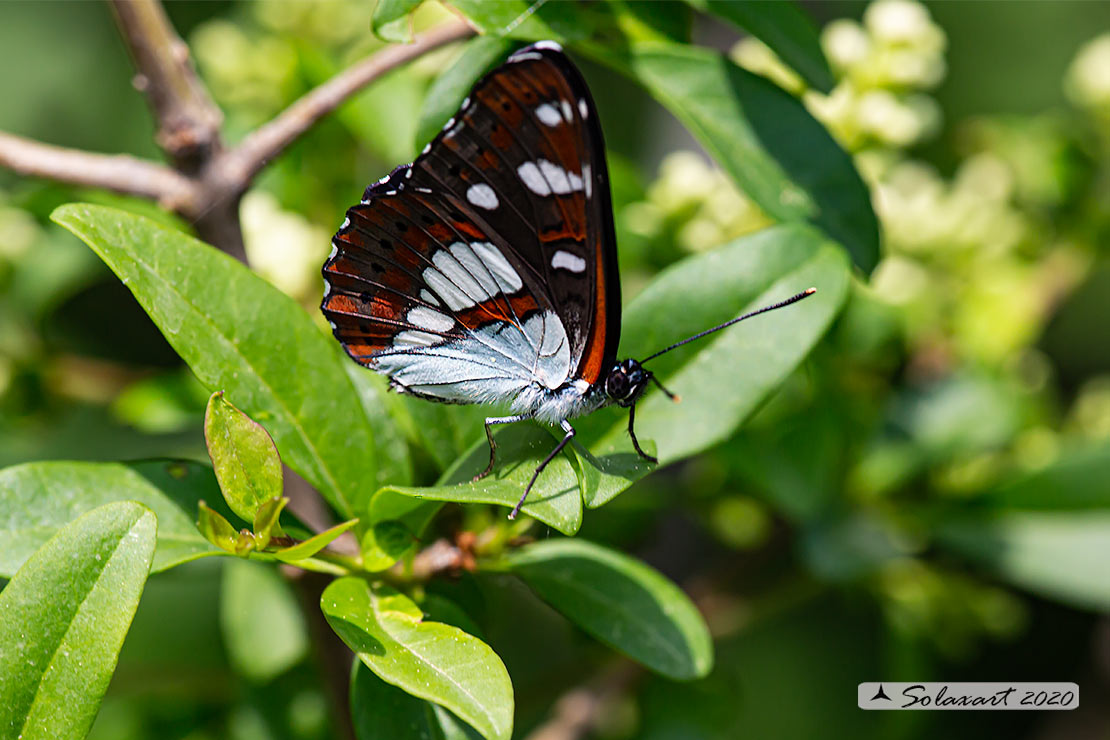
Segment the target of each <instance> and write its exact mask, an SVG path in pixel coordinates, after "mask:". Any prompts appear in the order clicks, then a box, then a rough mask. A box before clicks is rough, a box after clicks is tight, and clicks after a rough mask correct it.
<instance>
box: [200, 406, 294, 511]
mask: <svg viewBox="0 0 1110 740" xmlns="http://www.w3.org/2000/svg"><path fill="white" fill-rule="evenodd" d="M204 440H205V443H206V444H207V445H208V456H209V457H211V458H212V469H213V470H214V471H215V472H216V480H218V481H219V482H220V490H221V491H223V494H224V500H225V501H227V505H228V506H229V507H231V510H232V511H234V512H235V513H236V514H238V515H239V518H240V519H243V520H245V521H248V522H249V521H253V520H254V518H255V514H256V513H257V511H258V509H259V508H260V507H261V506H262V504H263V503H265V502H267V501H269V500H271V499H273V498H276V497H280V496H281V490H282V489H281V458H280V457H278V452H277V448H276V447H275V446H274V440H272V439H271V438H270V435H269V434H267V433H266V430H265V429H263V428H262V425H261V424H259V423H258V422H256V421H255V420H254V419H252V418H250V417H249V416H247V415H246V414H244V413H243V412H242V411H240V410H239V409H237V408H235V407H234V406H233V405H231V403H230V402H229V401H228V400H227V399H226V398H224V393H223V391H216V392H215V393H213V394H212V397H211V398H209V399H208V408H207V410H206V411H205V412H204Z"/></svg>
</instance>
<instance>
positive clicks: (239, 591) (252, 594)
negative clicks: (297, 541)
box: [220, 560, 308, 683]
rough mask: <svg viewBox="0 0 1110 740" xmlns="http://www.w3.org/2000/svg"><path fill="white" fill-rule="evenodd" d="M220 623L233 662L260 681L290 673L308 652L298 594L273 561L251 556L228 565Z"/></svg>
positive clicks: (221, 597) (221, 601) (225, 572)
mask: <svg viewBox="0 0 1110 740" xmlns="http://www.w3.org/2000/svg"><path fill="white" fill-rule="evenodd" d="M220 628H221V631H222V632H223V636H224V644H225V645H226V646H227V653H228V657H230V658H231V663H232V665H233V666H235V669H236V670H237V671H238V672H239V673H241V674H242V675H244V676H246V677H247V678H249V679H251V680H252V681H255V682H259V683H262V682H265V681H269V680H270V679H273V678H275V677H276V676H278V675H280V674H282V673H284V672H285V671H286V670H288V669H289V668H291V667H292V666H294V665H296V664H297V663H298V662H300V661H301V659H303V658H304V657H305V655H306V653H307V652H308V633H307V632H306V629H305V624H304V617H303V616H302V615H301V610H300V607H299V606H298V604H297V598H296V596H295V595H294V594H293V593H292V591H290V589H289V585H288V584H287V583H286V582H285V581H284V580H283V579H282V578H281V576H280V575H278V572H277V570H276V569H275V568H274V567H273V566H270V565H263V564H261V563H252V562H250V561H248V560H231V561H228V562H227V563H226V564H225V565H224V568H223V583H222V586H221V594H220Z"/></svg>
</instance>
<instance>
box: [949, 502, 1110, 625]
mask: <svg viewBox="0 0 1110 740" xmlns="http://www.w3.org/2000/svg"><path fill="white" fill-rule="evenodd" d="M937 539H938V542H939V543H940V544H941V545H942V546H944V547H946V548H948V549H950V550H954V551H956V552H959V553H961V554H962V555H964V556H965V557H968V558H970V559H972V560H974V561H976V562H978V563H981V564H982V565H983V566H985V567H986V568H987V569H989V570H990V571H992V572H994V573H995V574H997V575H998V576H999V577H1000V578H1003V579H1005V580H1007V581H1009V582H1010V583H1012V584H1014V585H1016V586H1020V587H1021V588H1025V589H1028V590H1029V591H1032V592H1034V593H1038V594H1041V595H1043V596H1047V597H1049V598H1052V599H1056V600H1058V601H1061V602H1063V603H1065V604H1070V605H1072V606H1077V607H1080V608H1084V609H1093V610H1095V611H1099V612H1105V611H1108V610H1110V577H1107V574H1106V564H1107V562H1110V513H1107V512H1106V511H1077V512H1051V513H1050V512H1016V511H1015V512H997V513H994V514H993V515H991V516H989V517H982V518H965V519H962V520H953V521H949V522H945V523H943V524H941V525H940V526H939V528H938V531H937Z"/></svg>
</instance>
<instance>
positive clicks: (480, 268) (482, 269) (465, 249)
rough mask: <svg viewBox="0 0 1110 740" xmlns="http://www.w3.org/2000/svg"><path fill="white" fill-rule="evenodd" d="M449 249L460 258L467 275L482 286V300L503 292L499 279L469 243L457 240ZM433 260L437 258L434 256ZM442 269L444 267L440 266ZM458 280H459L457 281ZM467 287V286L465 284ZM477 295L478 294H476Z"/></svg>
mask: <svg viewBox="0 0 1110 740" xmlns="http://www.w3.org/2000/svg"><path fill="white" fill-rule="evenodd" d="M448 249H449V250H450V251H451V256H452V257H454V258H455V259H456V260H458V262H459V264H460V265H462V267H463V269H464V270H465V271H466V277H467V278H468V279H469V278H473V280H476V281H477V282H478V284H479V286H480V288H479V290H480V291H481V292H482V293H483V295H482V296H481V298H480V300H484V299H485V298H486V297H488V296H493V295H497V294H498V293H500V292H501V286H500V285H498V284H497V279H496V278H494V276H493V275H492V274H491V273H490V271H489V270H488V269H486V266H485V265H484V264H482V260H480V259H479V258H478V255H477V254H475V253H474V250H472V249H471V248H470V245H469V244H466V243H464V242H455V243H454V244H452V245H451V246H450V247H448ZM432 259H433V261H434V260H435V258H434V257H433V258H432ZM440 269H441V270H442V269H444V268H443V267H440ZM456 282H457V281H456ZM464 287H465V286H464ZM467 292H468V293H470V294H471V295H475V296H476V294H475V293H474V292H473V291H470V290H467ZM476 297H477V296H476Z"/></svg>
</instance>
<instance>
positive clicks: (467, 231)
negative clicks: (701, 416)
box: [321, 41, 814, 519]
mask: <svg viewBox="0 0 1110 740" xmlns="http://www.w3.org/2000/svg"><path fill="white" fill-rule="evenodd" d="M323 275H324V280H325V291H324V298H323V302H322V304H321V309H322V310H323V312H324V315H325V316H326V317H327V319H328V321H329V323H330V324H331V327H332V330H333V333H334V335H335V337H336V339H338V340H339V342H340V343H341V344H342V345H343V347H344V348H345V349H346V351H347V353H348V354H349V355H350V356H351V357H352V358H353V359H354V360H355V361H357V362H359V363H360V364H362V365H364V366H366V367H368V368H370V369H372V370H375V371H377V372H379V373H382V374H383V375H386V376H387V377H388V378H389V380H390V385H391V387H392V388H393V389H394V390H396V391H399V392H401V393H407V394H411V395H414V396H419V397H421V398H426V399H429V400H432V401H439V402H444V403H461V404H473V403H479V404H496V405H500V406H502V407H503V408H506V409H507V410H508V411H509V412H510V413H508V414H507V415H503V416H490V417H487V418H486V419H485V432H486V439H487V441H488V442H489V451H490V456H489V464H488V465H487V466H486V469H485V471H484V472H482V473H481V474H479V475H478V476H476V477H475V480H479V479H481V478H483V477H485V476H486V475H488V474H489V473H490V472H491V471H492V470H493V468H494V462H495V457H496V453H497V443H496V442H495V440H494V437H493V434H492V431H491V430H492V428H493V427H495V426H497V425H501V424H509V423H512V422H517V421H524V420H526V419H536V420H538V421H541V422H545V423H548V424H551V425H558V426H559V427H560V428H561V429H562V431H563V438H562V440H561V441H560V442H559V443H558V444H557V445H556V446H555V448H554V449H553V450H552V451H551V453H550V454H549V455H547V457H546V458H544V460H543V461H542V462H541V463H540V464H539V465H538V466H537V467H536V469H535V472H534V473H533V474H532V478H531V480H530V481H529V483H528V485H527V487H526V488H525V489H524V492H523V494H522V495H521V497H520V501H519V502H517V504H516V506H515V507H514V508H513V509H512V512H511V513H510V514H509V518H510V519H513V518H515V517H516V516H517V514H518V513H519V512H520V508H521V506H523V504H524V501H525V499H526V498H527V497H528V493H529V491H531V489H532V486H533V485H534V484H535V482H536V479H537V478H538V477H539V475H540V473H541V472H542V471H543V469H544V468H545V467H546V466H547V465H548V463H550V462H551V461H552V460H553V459H554V458H555V456H556V455H558V454H559V453H560V452H561V451H562V450H563V448H564V447H566V445H567V444H568V443H569V442H570V441H571V439H573V437H574V435H575V430H574V427H573V426H571V424H570V421H569V420H570V419H572V418H575V417H577V416H581V415H583V414H586V413H589V412H591V411H594V410H596V409H598V408H600V407H602V406H607V405H611V404H616V405H618V406H622V407H625V408H627V409H628V433H629V435H630V436H631V438H632V444H633V446H634V447H635V449H636V452H637V453H638V454H639V455H640V456H641V457H642V458H644V459H645V460H648V461H650V462H657V461H656V459H655V458H654V457H652V456H651V455H649V454H647V453H646V452H644V450H643V449H642V448H641V447H640V443H639V440H637V438H636V433H635V429H634V425H635V413H636V402H637V401H638V400H639V399H640V397H641V396H642V395H643V394H644V392H645V391H646V390H647V388H648V386H649V384H654V385H656V386H658V387H659V388H660V389H661V390H662V391H663V392H664V393H666V394H667V395H668V396H670V397H671V398H674V399H676V400H677V397H675V396H674V394H672V393H670V391H668V390H667V389H666V388H664V387H663V386H662V384H661V383H659V381H658V380H657V379H656V378H655V376H654V375H653V374H652V373H651V372H650V371H649V370H647V369H646V368H644V363H646V362H647V361H649V360H651V359H654V358H655V357H658V356H659V355H661V354H663V353H665V352H669V351H670V350H672V349H674V348H675V347H678V346H681V345H683V344H685V343H686V342H689V341H693V340H695V339H698V338H700V337H703V336H705V335H707V334H710V333H712V332H715V331H719V330H720V329H723V328H725V327H727V326H731V325H732V324H734V323H736V322H738V321H742V320H743V319H746V318H749V317H750V316H754V315H756V314H758V313H763V312H764V311H769V310H773V309H775V308H780V307H782V306H785V305H789V304H790V303H794V302H796V301H798V300H801V299H802V298H805V297H806V296H808V295H810V294H811V293H813V292H814V291H813V289H812V288H811V289H810V290H807V291H804V292H803V293H799V294H798V295H796V296H793V297H792V298H789V299H787V300H785V301H783V302H782V303H778V304H775V305H773V306H768V307H766V308H763V309H760V310H758V311H754V312H752V313H750V314H746V315H744V316H740V317H737V318H735V319H732V320H730V321H727V322H725V323H723V324H721V325H719V326H716V327H713V328H712V329H708V330H706V331H704V332H701V333H700V334H696V335H694V336H693V337H690V338H689V339H686V340H683V341H681V342H678V343H676V344H674V345H672V346H671V347H668V348H667V349H664V350H662V351H660V352H657V353H655V354H654V355H651V356H650V357H648V358H646V359H644V360H640V361H637V360H633V359H627V360H621V361H618V360H617V344H618V342H619V339H620V325H621V294H620V280H619V275H618V272H617V247H616V237H615V234H614V230H613V209H612V204H611V201H610V195H609V177H608V170H607V167H606V164H605V145H604V141H603V139H602V132H601V125H600V122H599V121H598V116H597V110H596V108H595V107H594V102H593V99H592V98H591V96H590V91H589V89H588V88H587V87H586V82H585V80H584V79H583V77H582V75H581V73H580V72H579V71H578V69H577V68H576V67H575V66H574V64H573V63H572V62H571V61H570V59H569V58H568V57H567V56H566V54H564V53H563V50H562V48H561V47H560V46H559V45H558V44H556V43H554V42H550V41H541V42H538V43H536V44H533V45H531V46H528V47H525V48H523V49H521V50H519V51H517V52H515V53H514V54H512V55H511V56H509V57H508V59H507V60H506V61H505V62H504V63H503V64H501V66H499V67H497V68H496V69H494V70H493V71H492V72H490V73H489V74H487V75H486V76H485V77H483V78H482V79H481V80H479V81H478V82H477V83H476V84H475V85H474V87H473V89H472V90H471V92H470V94H469V95H468V96H467V98H466V99H465V100H464V101H463V103H462V105H461V107H460V108H459V110H458V112H457V113H456V114H455V116H454V117H453V118H451V120H449V121H448V122H447V124H446V125H445V126H444V127H443V130H442V131H441V132H440V133H439V134H438V135H437V136H436V137H435V139H434V140H433V141H432V142H431V143H430V144H428V145H427V146H426V147H424V150H423V152H421V154H420V156H419V157H417V158H416V160H415V161H414V162H412V164H407V165H403V166H401V167H398V168H396V169H395V170H393V171H392V172H391V173H390V174H389V175H388V176H386V177H383V178H382V179H381V180H379V181H378V182H377V183H375V184H373V185H371V186H370V187H368V188H367V189H366V192H365V194H364V195H363V198H362V201H361V203H359V204H358V205H356V206H353V207H351V208H350V209H348V210H347V216H346V218H345V219H344V221H343V224H342V226H341V227H340V228H339V231H338V232H336V234H335V236H334V238H333V240H332V252H331V255H330V256H329V257H328V260H327V261H326V262H325V264H324V267H323ZM694 299H696V297H695V296H691V300H694Z"/></svg>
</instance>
